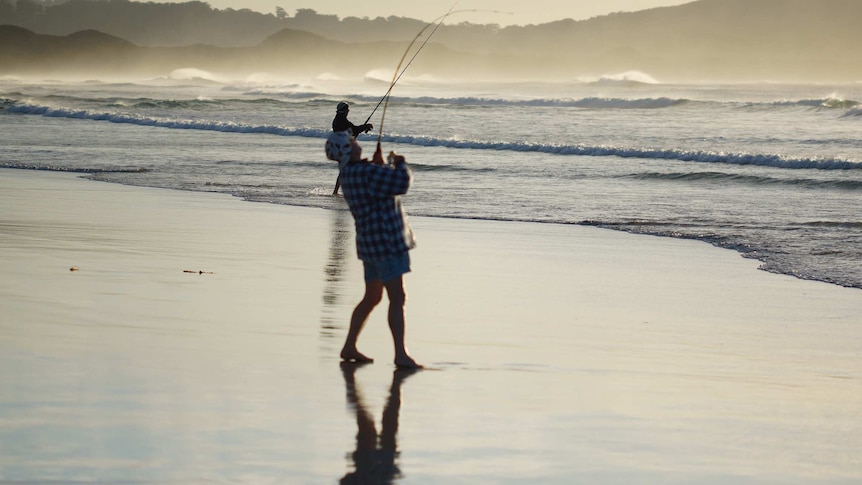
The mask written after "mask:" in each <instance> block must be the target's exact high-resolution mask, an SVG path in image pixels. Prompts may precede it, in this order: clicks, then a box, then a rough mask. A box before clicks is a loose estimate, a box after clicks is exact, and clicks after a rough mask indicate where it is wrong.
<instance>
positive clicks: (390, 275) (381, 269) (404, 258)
mask: <svg viewBox="0 0 862 485" xmlns="http://www.w3.org/2000/svg"><path fill="white" fill-rule="evenodd" d="M362 265H363V266H365V281H366V282H369V281H374V280H380V281H384V282H385V281H389V280H394V279H395V278H398V277H399V276H401V275H403V274H404V273H409V272H410V253H408V252H403V253H401V254H396V255H395V256H392V257H389V258H386V259H383V260H381V261H363V262H362Z"/></svg>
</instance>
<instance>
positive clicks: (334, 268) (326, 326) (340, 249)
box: [320, 210, 352, 338]
mask: <svg viewBox="0 0 862 485" xmlns="http://www.w3.org/2000/svg"><path fill="white" fill-rule="evenodd" d="M328 212H329V214H330V239H329V257H328V258H327V260H326V266H324V268H323V272H324V274H325V280H326V283H325V285H324V287H323V315H322V316H321V317H320V335H321V337H324V338H330V337H334V336H336V332H338V331H339V330H341V329H342V328H343V327H344V323H346V317H345V316H344V315H342V314H340V313H338V303H339V298H341V295H342V294H343V293H344V292H343V291H342V286H343V284H344V267H345V260H346V258H347V256H348V253H349V251H350V241H351V235H352V228H351V224H350V223H351V219H350V213H349V212H347V211H340V210H335V211H328Z"/></svg>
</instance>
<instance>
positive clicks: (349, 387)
mask: <svg viewBox="0 0 862 485" xmlns="http://www.w3.org/2000/svg"><path fill="white" fill-rule="evenodd" d="M362 366H363V364H357V363H349V362H342V363H341V373H342V374H343V375H344V386H345V389H346V391H347V403H348V404H349V405H350V407H351V408H352V409H353V410H354V411H355V412H356V427H357V428H358V431H357V433H356V451H354V452H353V454H352V455H351V458H352V459H353V468H354V469H353V471H351V472H349V473H348V474H347V475H344V477H343V478H342V479H341V480H340V481H339V483H345V484H359V483H361V484H367V483H369V484H370V483H393V482H394V480H395V479H397V478H399V477H400V476H401V471H400V470H399V469H398V465H397V464H396V462H397V458H398V442H397V435H398V413H399V412H400V409H401V384H402V383H403V382H404V380H405V379H406V378H407V377H409V376H411V375H413V374H414V373H416V372H417V371H418V369H397V370H395V373H394V374H393V375H392V385H391V386H390V387H389V399H387V400H386V406H385V407H384V408H383V419H382V423H381V426H382V429H381V431H380V434H379V435H378V434H377V428H376V426H375V424H374V418H372V417H371V414H370V413H369V412H368V409H367V408H366V406H365V402H364V401H363V399H362V393H361V392H360V391H359V389H358V388H357V387H356V381H355V379H354V374H355V373H356V369H358V368H359V367H362Z"/></svg>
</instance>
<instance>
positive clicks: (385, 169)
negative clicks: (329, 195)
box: [341, 161, 416, 261]
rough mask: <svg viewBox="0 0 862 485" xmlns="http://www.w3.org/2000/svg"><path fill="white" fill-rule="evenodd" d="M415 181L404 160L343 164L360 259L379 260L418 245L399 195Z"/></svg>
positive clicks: (345, 186) (342, 185)
mask: <svg viewBox="0 0 862 485" xmlns="http://www.w3.org/2000/svg"><path fill="white" fill-rule="evenodd" d="M412 182H413V172H412V171H411V170H410V168H409V167H408V166H407V164H406V163H403V162H402V163H396V165H395V166H389V165H375V164H373V163H369V162H365V161H362V162H350V163H347V164H346V165H344V167H342V169H341V190H342V191H343V193H344V200H345V201H347V206H348V207H350V213H351V214H353V219H354V221H355V222H356V252H357V254H358V255H359V259H361V260H363V261H380V260H383V259H386V258H389V257H392V256H396V255H398V254H401V253H404V252H407V251H409V250H411V249H413V248H414V247H416V239H415V238H414V237H413V229H411V228H410V223H409V222H408V220H407V215H406V214H405V213H404V209H402V208H401V197H400V196H401V195H403V194H406V193H407V189H409V188H410V184H411V183H412Z"/></svg>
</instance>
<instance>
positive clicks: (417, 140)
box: [3, 102, 862, 170]
mask: <svg viewBox="0 0 862 485" xmlns="http://www.w3.org/2000/svg"><path fill="white" fill-rule="evenodd" d="M3 106H4V107H5V111H6V112H8V113H17V114H28V115H40V116H46V117H57V118H74V119H87V120H96V121H108V122H112V123H128V124H136V125H141V126H154V127H160V128H172V129H187V130H209V131H219V132H228V133H261V134H271V135H279V136H304V137H313V138H323V137H325V136H327V135H328V134H329V130H322V129H311V128H286V127H283V126H276V125H247V124H243V123H235V122H227V121H195V120H171V119H164V118H158V117H152V116H141V115H132V114H126V113H110V112H91V111H87V110H73V109H68V108H52V107H48V106H39V105H32V104H28V103H8V102H7V103H5V104H4V105H3ZM383 139H384V140H386V141H388V142H395V143H402V144H407V145H417V146H435V147H445V148H459V149H471V150H501V151H515V152H537V153H549V154H556V155H579V156H591V157H608V156H615V157H622V158H644V159H659V160H679V161H683V162H701V163H723V164H732V165H760V166H767V167H777V168H785V169H818V170H862V162H855V161H849V160H840V159H817V158H793V157H785V156H782V155H774V154H756V153H725V152H710V151H700V150H680V149H655V148H628V147H615V146H584V145H552V144H539V143H510V142H488V141H464V140H446V139H440V138H431V137H419V136H405V135H385V136H384V137H383Z"/></svg>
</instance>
